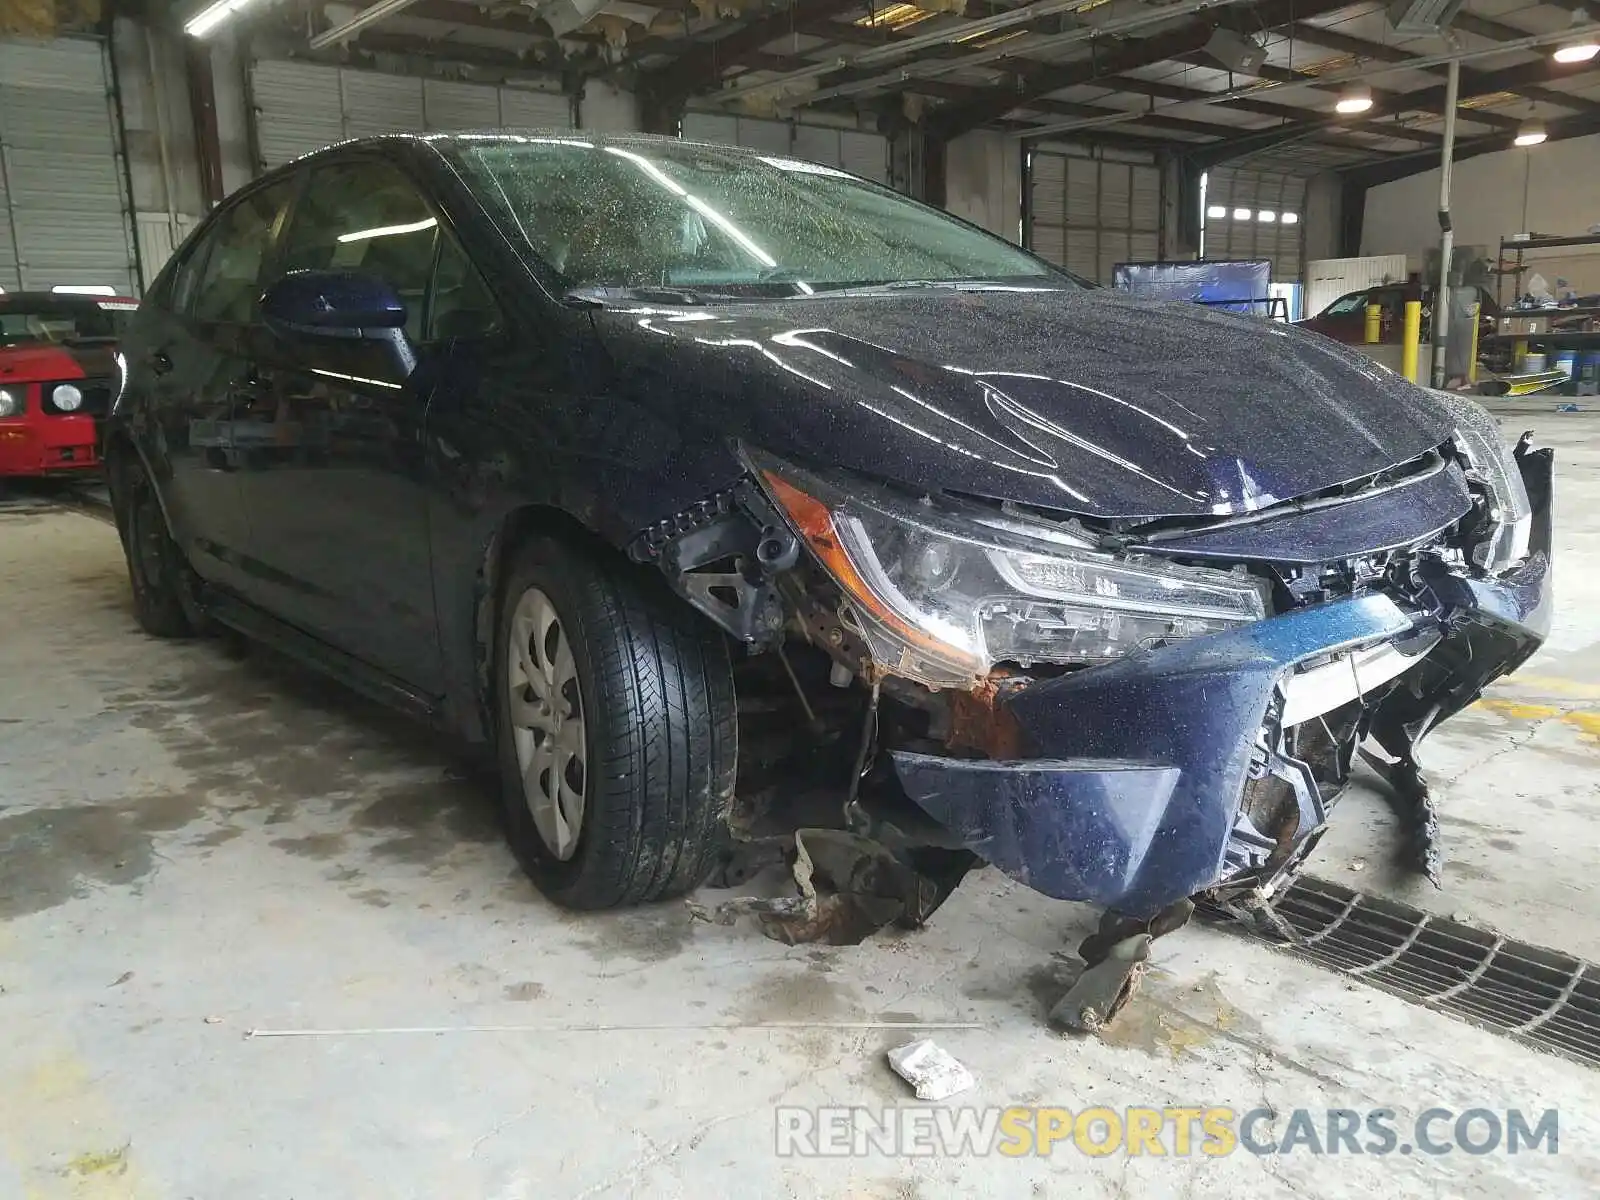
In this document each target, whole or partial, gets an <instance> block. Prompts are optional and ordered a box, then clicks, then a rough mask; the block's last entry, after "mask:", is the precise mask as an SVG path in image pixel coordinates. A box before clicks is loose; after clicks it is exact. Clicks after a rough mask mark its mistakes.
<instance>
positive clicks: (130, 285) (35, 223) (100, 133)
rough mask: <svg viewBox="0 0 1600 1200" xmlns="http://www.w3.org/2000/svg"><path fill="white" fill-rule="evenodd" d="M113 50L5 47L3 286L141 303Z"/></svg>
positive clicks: (0, 73) (0, 59)
mask: <svg viewBox="0 0 1600 1200" xmlns="http://www.w3.org/2000/svg"><path fill="white" fill-rule="evenodd" d="M125 184H126V178H125V175H124V173H123V169H122V157H121V154H120V142H119V139H118V135H117V117H116V107H115V100H114V98H113V94H112V88H111V70H110V64H109V63H108V61H107V49H106V47H105V46H104V44H103V43H102V42H100V41H98V40H92V39H86V38H58V39H56V40H53V41H0V287H3V288H5V289H6V290H7V291H14V290H16V289H18V288H34V289H40V290H49V289H50V288H52V287H57V286H60V285H74V284H75V285H79V286H85V285H93V286H99V287H110V288H114V289H115V290H116V291H117V292H119V293H120V294H122V295H125V296H133V295H138V294H139V287H138V270H137V266H136V262H137V260H136V257H135V250H134V245H135V242H134V233H133V227H132V224H131V223H130V221H129V219H128V212H129V206H128V198H127V189H126V186H125Z"/></svg>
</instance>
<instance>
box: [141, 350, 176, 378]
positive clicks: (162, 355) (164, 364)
mask: <svg viewBox="0 0 1600 1200" xmlns="http://www.w3.org/2000/svg"><path fill="white" fill-rule="evenodd" d="M145 362H147V363H149V364H150V369H151V370H152V371H154V372H155V373H156V374H157V375H165V374H166V373H167V372H168V371H170V370H172V356H171V355H170V354H168V353H167V352H166V351H165V350H152V351H151V352H150V353H149V354H147V355H146V356H145Z"/></svg>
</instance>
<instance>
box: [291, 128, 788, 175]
mask: <svg viewBox="0 0 1600 1200" xmlns="http://www.w3.org/2000/svg"><path fill="white" fill-rule="evenodd" d="M536 139H537V140H541V141H552V142H577V143H582V144H584V145H586V146H595V147H604V146H617V147H620V148H628V147H639V146H674V147H682V146H693V147H695V148H697V149H706V150H712V151H716V152H719V153H725V154H727V155H728V156H729V157H730V158H762V157H767V158H772V157H782V158H797V157H799V156H798V155H790V154H781V155H775V154H774V153H773V152H772V151H768V150H756V149H751V148H749V147H745V146H728V145H724V144H723V143H721V142H697V141H694V140H692V139H688V138H679V137H671V136H669V135H667V134H663V133H633V132H620V133H602V132H594V131H590V130H587V129H548V128H532V127H530V128H517V129H482V130H472V129H461V130H452V131H450V132H447V133H379V134H372V135H369V136H367V137H359V138H350V139H348V140H346V141H343V142H334V143H332V144H331V145H328V146H322V147H320V148H318V149H316V150H312V151H309V152H308V153H306V154H302V155H301V156H300V157H299V158H296V159H294V160H293V162H292V163H288V164H285V165H286V166H290V165H294V164H295V163H305V162H310V161H312V160H314V159H317V158H320V157H322V156H323V155H331V154H334V153H339V152H344V151H349V150H363V149H371V150H377V149H398V148H402V147H405V148H411V147H416V146H424V145H431V146H436V147H437V146H441V145H448V146H467V145H472V144H474V143H479V144H482V143H490V144H493V143H501V144H514V143H516V142H525V141H532V140H536Z"/></svg>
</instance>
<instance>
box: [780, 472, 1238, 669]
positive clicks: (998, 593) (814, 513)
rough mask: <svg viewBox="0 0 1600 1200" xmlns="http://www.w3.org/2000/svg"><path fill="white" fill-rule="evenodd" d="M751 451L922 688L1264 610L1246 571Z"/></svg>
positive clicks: (1126, 646) (1119, 649)
mask: <svg viewBox="0 0 1600 1200" xmlns="http://www.w3.org/2000/svg"><path fill="white" fill-rule="evenodd" d="M748 457H749V459H750V462H751V465H752V466H753V467H754V468H755V471H756V474H757V477H758V478H759V479H760V481H761V483H762V485H763V487H764V488H765V489H766V491H767V494H768V496H770V497H771V499H772V500H773V502H774V503H775V504H776V505H777V506H778V508H779V509H780V510H781V511H782V512H783V513H784V515H785V516H786V517H787V519H788V521H789V523H790V524H791V525H792V526H793V528H794V530H795V532H796V533H797V534H798V535H799V536H800V537H801V538H802V539H803V540H804V541H805V543H806V545H807V546H808V547H809V548H810V550H811V552H812V554H813V555H815V557H816V558H817V560H818V562H819V563H821V565H822V566H823V567H824V568H825V569H826V570H827V571H828V572H829V573H830V574H831V575H832V576H833V578H834V580H835V581H836V582H837V583H838V584H839V586H840V587H841V588H842V589H843V591H844V593H845V596H846V598H847V599H848V601H849V605H850V609H851V612H852V615H853V616H854V617H855V620H856V622H857V624H858V625H859V626H860V630H861V633H862V635H863V637H864V639H865V641H866V643H867V646H868V649H869V650H870V651H871V654H872V657H873V659H874V661H876V662H877V663H878V664H879V665H881V666H883V667H885V668H887V669H889V670H892V671H893V672H894V673H895V674H897V675H904V676H907V677H910V678H913V679H916V680H919V681H921V682H923V683H926V684H929V685H930V686H935V687H938V686H944V685H949V684H970V683H971V682H972V681H973V680H974V679H975V678H981V677H982V676H984V675H986V674H988V673H989V671H990V670H991V669H992V668H993V667H994V665H995V664H996V663H1001V662H1015V663H1018V664H1021V665H1029V664H1033V663H1074V664H1083V665H1089V664H1093V663H1097V662H1104V661H1107V660H1109V659H1114V658H1119V657H1121V656H1122V655H1124V654H1128V653H1131V652H1132V651H1134V650H1138V649H1140V648H1143V647H1148V646H1153V645H1157V644H1160V643H1162V642H1167V641H1174V640H1180V639H1184V638H1192V637H1200V636H1203V635H1205V634H1210V633H1218V632H1221V631H1222V630H1225V629H1230V628H1233V627H1235V626H1239V625H1244V624H1248V623H1249V622H1251V621H1258V620H1260V619H1261V618H1263V617H1264V616H1266V612H1267V607H1266V593H1265V589H1264V586H1263V584H1262V583H1261V581H1259V580H1256V579H1254V578H1252V577H1251V576H1249V575H1247V574H1245V573H1244V572H1243V571H1242V570H1240V571H1217V570H1209V569H1206V568H1199V567H1182V566H1176V565H1174V564H1171V563H1168V562H1165V561H1164V560H1162V559H1160V558H1156V557H1153V556H1147V555H1146V556H1140V555H1112V554H1107V553H1105V552H1103V551H1100V550H1098V549H1096V548H1095V546H1094V543H1093V542H1091V541H1090V540H1089V539H1088V538H1086V537H1081V536H1077V535H1075V534H1073V533H1072V532H1070V531H1068V530H1065V529H1062V528H1060V527H1057V526H1051V525H1046V524H1044V523H1042V522H1033V521H1028V520H1025V519H1017V518H1015V517H1013V516H1011V515H1009V514H1007V513H1004V512H1000V511H995V510H992V509H989V508H986V507H984V506H982V505H978V504H971V505H967V504H959V503H953V502H943V501H941V502H934V501H932V500H930V499H924V500H920V501H918V500H913V499H909V498H907V497H905V496H904V495H902V494H899V493H896V492H894V491H892V490H891V489H889V488H885V487H880V486H874V485H872V484H868V483H865V482H834V481H831V480H828V479H823V478H821V477H819V476H817V475H815V474H813V473H811V472H808V471H804V470H801V469H799V468H797V467H794V466H791V465H790V464H788V463H783V462H779V461H777V460H775V459H772V458H770V457H768V456H766V455H762V454H749V455H748Z"/></svg>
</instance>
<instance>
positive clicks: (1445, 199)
mask: <svg viewBox="0 0 1600 1200" xmlns="http://www.w3.org/2000/svg"><path fill="white" fill-rule="evenodd" d="M1460 94H1461V63H1460V62H1458V61H1457V60H1455V59H1451V60H1450V75H1449V78H1448V79H1447V81H1446V82H1445V89H1444V149H1443V150H1441V151H1440V154H1439V284H1438V287H1437V288H1435V289H1434V293H1433V372H1432V379H1433V386H1434V387H1436V388H1439V387H1443V386H1444V382H1445V373H1444V366H1445V350H1446V348H1447V343H1448V342H1449V340H1450V259H1451V257H1452V255H1453V254H1454V251H1455V243H1456V234H1455V230H1454V229H1453V228H1452V227H1451V225H1450V168H1451V166H1452V165H1453V161H1454V159H1455V153H1456V105H1457V103H1458V101H1459V99H1460Z"/></svg>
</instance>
